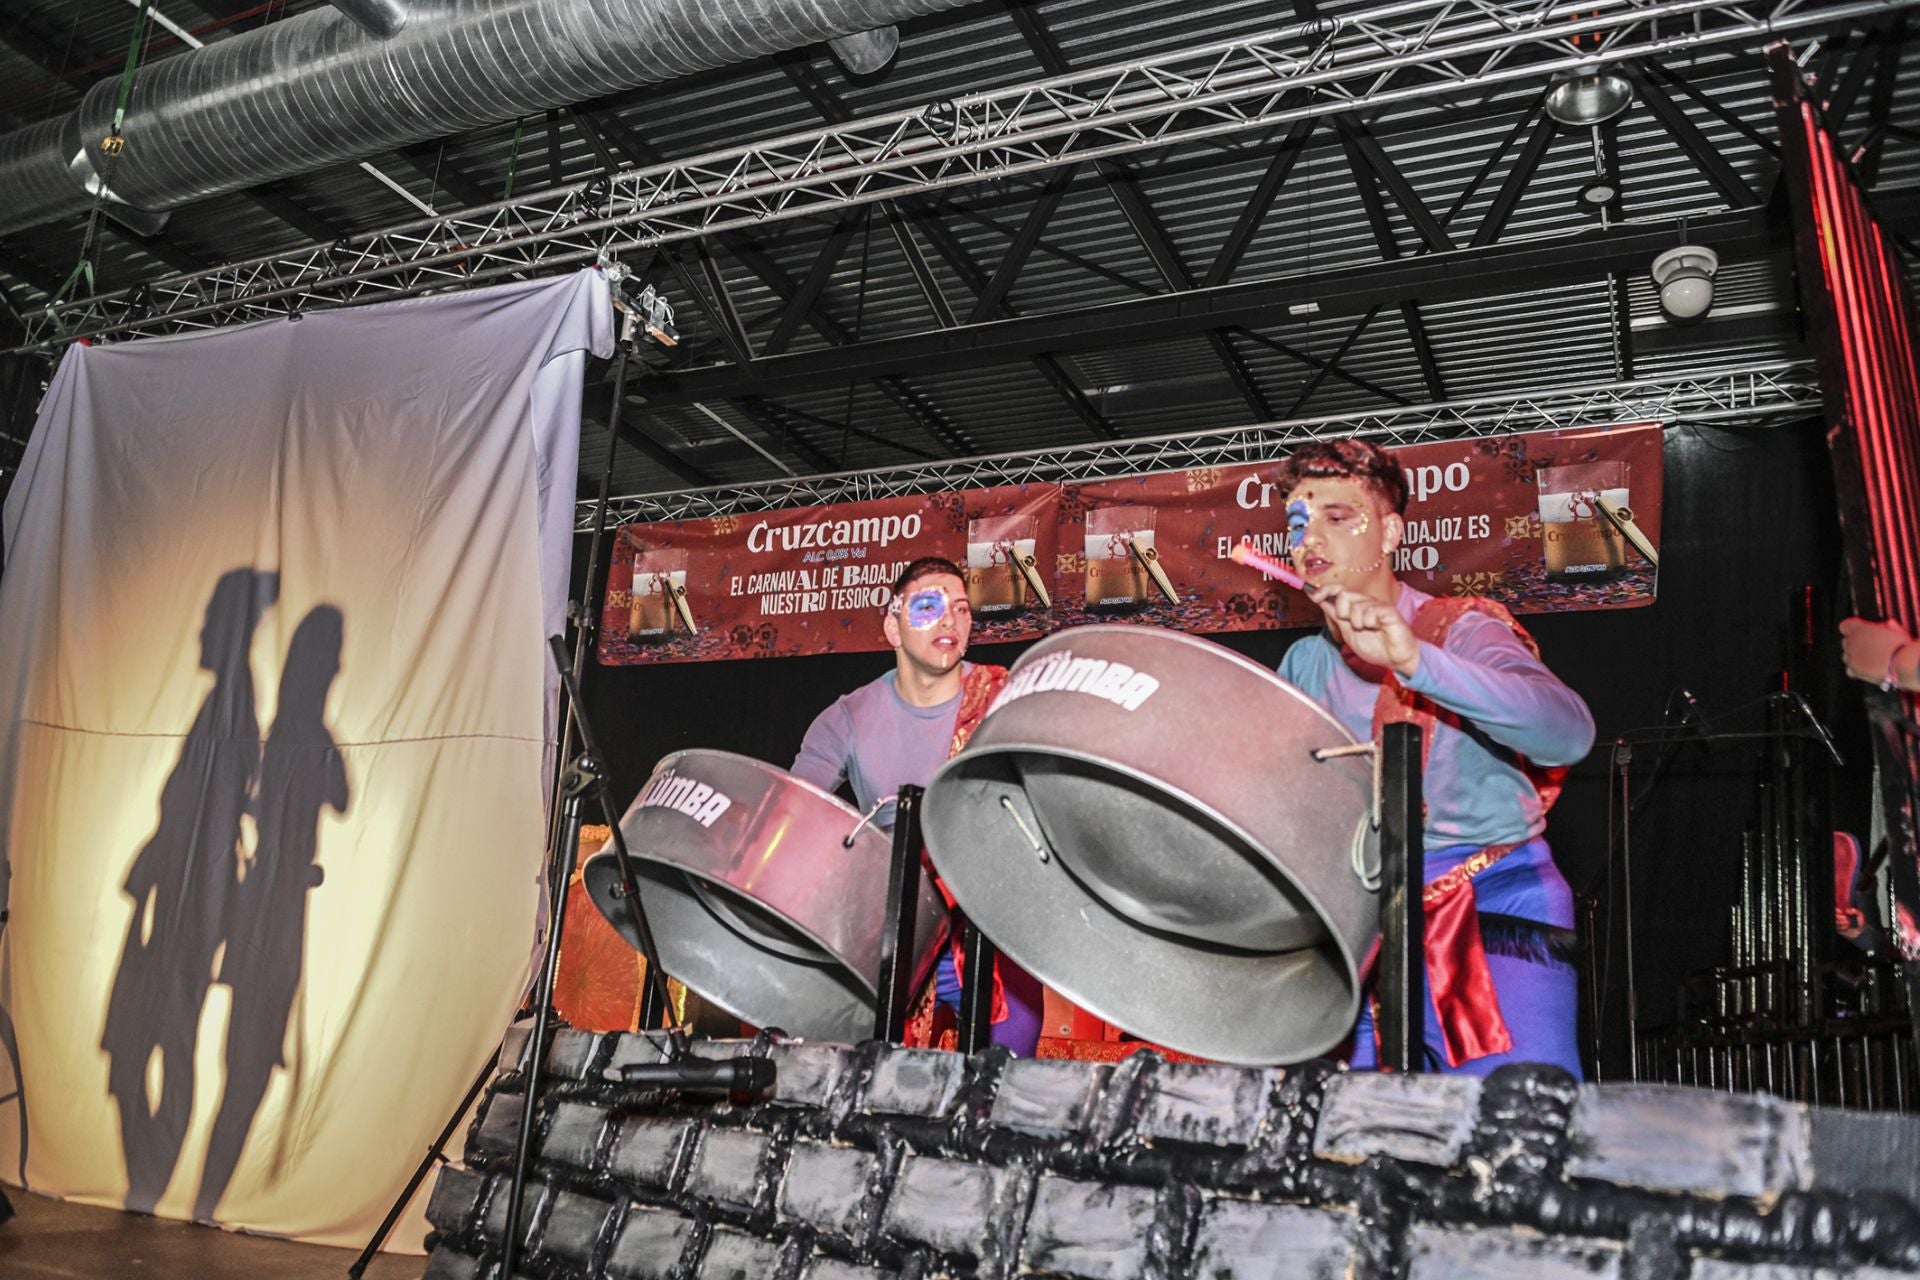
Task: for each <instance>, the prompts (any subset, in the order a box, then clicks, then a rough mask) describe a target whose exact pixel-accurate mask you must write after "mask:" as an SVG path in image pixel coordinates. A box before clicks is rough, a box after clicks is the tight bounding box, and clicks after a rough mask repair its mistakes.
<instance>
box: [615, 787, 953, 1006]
mask: <svg viewBox="0 0 1920 1280" xmlns="http://www.w3.org/2000/svg"><path fill="white" fill-rule="evenodd" d="M620 830H621V833H622V834H623V835H624V836H625V837H626V841H627V847H628V849H629V851H630V852H631V854H632V857H633V868H634V875H635V877H636V879H637V881H638V882H639V888H640V892H641V901H642V902H643V903H644V904H645V907H646V912H647V920H648V923H649V924H650V925H651V926H652V929H653V935H654V941H655V942H656V943H657V944H658V946H659V948H660V961H661V964H662V966H663V967H664V968H665V969H666V971H667V973H669V974H670V975H672V976H673V977H675V978H678V979H679V980H680V981H682V982H684V983H686V985H687V986H688V987H689V988H691V989H692V990H694V991H696V992H698V993H699V994H700V995H701V996H703V997H705V998H706V999H707V1000H710V1001H711V1002H713V1003H714V1004H716V1005H719V1006H720V1007H721V1008H723V1009H726V1010H727V1011H729V1012H731V1013H733V1014H735V1015H736V1016H738V1017H740V1018H743V1019H745V1020H746V1021H748V1022H751V1023H753V1024H754V1025H756V1026H761V1027H779V1028H780V1029H782V1030H783V1031H786V1032H789V1033H790V1034H793V1035H797V1036H805V1037H808V1038H813V1039H823V1040H844V1041H857V1040H864V1039H867V1038H868V1037H870V1036H871V1035H872V1034H873V1028H874V1021H875V1004H876V1000H875V994H874V989H875V983H876V982H877V980H878V975H879V966H880V938H881V934H882V932H883V927H884V924H885V912H886V903H885V899H886V886H887V872H888V864H889V861H890V859H891V854H892V841H891V840H890V839H889V837H888V836H887V835H886V834H885V833H883V832H879V831H876V830H874V829H873V828H872V827H871V826H867V827H862V826H861V825H860V815H859V814H858V813H856V812H854V810H852V809H851V808H849V807H848V806H846V805H845V804H842V803H841V802H840V801H839V800H837V799H835V798H834V797H832V796H830V795H828V794H826V793H825V792H823V791H821V790H820V789H819V788H818V787H815V786H812V785H811V784H809V783H806V782H803V781H802V780H800V779H799V778H796V777H794V776H793V775H791V774H789V773H787V772H785V771H784V770H781V769H777V768H775V767H773V766H772V765H769V764H764V763H762V762H760V761H758V760H750V759H748V758H747V757H745V756H736V755H731V754H729V753H727V752H723V751H682V752H678V753H676V754H674V755H671V756H668V757H667V758H666V759H664V760H662V761H661V762H660V764H659V766H658V767H657V768H656V769H655V770H654V773H653V776H652V777H651V778H649V779H648V781H647V785H646V786H645V787H643V788H641V791H640V794H639V796H638V797H636V798H635V800H634V802H633V804H632V805H631V806H630V807H629V808H628V810H627V813H626V816H625V817H623V818H622V819H621V820H620ZM583 874H584V878H585V882H586V886H587V891H588V893H589V894H590V895H591V896H592V898H593V901H594V903H595V905H596V906H598V907H599V908H600V911H601V914H602V915H604V916H606V917H607V919H608V921H609V922H611V923H612V924H613V926H614V927H615V928H616V929H618V930H619V931H620V933H621V935H622V936H624V937H625V938H626V939H627V941H628V942H630V943H632V944H633V945H634V946H635V947H636V948H637V947H638V946H639V939H638V937H637V936H636V934H635V931H634V928H633V924H632V920H631V917H630V916H629V914H628V912H627V910H626V904H625V900H624V898H623V897H622V896H621V894H620V884H619V880H620V877H619V871H618V867H617V866H616V864H615V862H614V855H613V852H612V850H611V849H610V848H608V849H603V850H602V851H601V852H600V853H598V854H596V855H595V856H594V857H593V858H591V859H589V860H588V862H587V864H586V867H585V869H584V872H583ZM916 920H917V925H916V932H915V948H914V951H915V972H916V974H917V975H920V976H924V975H925V973H926V972H927V971H928V970H929V969H930V968H931V967H932V963H933V957H934V954H935V952H936V950H937V949H938V946H939V943H940V941H941V939H942V938H943V937H944V936H945V929H946V909H945V906H944V904H943V903H942V902H941V901H940V898H939V896H938V894H937V893H936V892H935V891H934V890H933V888H932V886H931V885H923V886H922V893H921V898H920V902H919V910H918V913H917V916H916Z"/></svg>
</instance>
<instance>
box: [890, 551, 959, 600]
mask: <svg viewBox="0 0 1920 1280" xmlns="http://www.w3.org/2000/svg"><path fill="white" fill-rule="evenodd" d="M937 573H948V574H952V575H953V576H954V577H956V578H958V579H960V581H962V582H965V581H966V580H967V573H966V570H964V569H962V568H961V567H960V566H959V565H957V564H955V563H954V562H953V561H951V560H949V559H947V558H946V557H945V556H921V557H920V558H919V559H918V560H911V561H908V563H907V567H906V568H904V569H902V570H901V571H900V576H899V577H897V578H895V579H894V580H893V598H894V599H895V600H898V599H899V598H900V597H901V596H903V595H905V594H907V588H908V587H910V586H912V585H913V584H914V583H916V582H918V581H920V579H922V578H931V577H933V576H934V575H935V574H937Z"/></svg>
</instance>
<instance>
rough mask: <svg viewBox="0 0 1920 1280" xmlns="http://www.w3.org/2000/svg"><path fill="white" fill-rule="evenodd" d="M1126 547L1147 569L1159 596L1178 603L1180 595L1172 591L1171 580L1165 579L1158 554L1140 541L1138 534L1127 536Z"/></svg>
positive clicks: (1165, 574)
mask: <svg viewBox="0 0 1920 1280" xmlns="http://www.w3.org/2000/svg"><path fill="white" fill-rule="evenodd" d="M1127 545H1128V546H1130V547H1132V548H1133V554H1135V555H1136V556H1139V557H1140V563H1141V564H1143V565H1145V566H1146V567H1147V573H1148V574H1150V575H1151V576H1152V578H1153V585H1154V586H1156V587H1159V588H1160V594H1161V595H1163V596H1165V597H1166V598H1167V599H1168V600H1170V601H1171V602H1173V603H1174V604H1179V603H1180V593H1179V592H1178V591H1175V590H1174V589H1173V579H1171V578H1169V577H1167V571H1166V570H1165V569H1162V568H1161V567H1160V553H1159V552H1158V551H1155V550H1154V549H1153V548H1152V547H1150V546H1148V545H1147V544H1146V543H1144V542H1142V541H1140V535H1139V534H1129V535H1128V536H1127Z"/></svg>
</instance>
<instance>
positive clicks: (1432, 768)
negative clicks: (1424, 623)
mask: <svg viewBox="0 0 1920 1280" xmlns="http://www.w3.org/2000/svg"><path fill="white" fill-rule="evenodd" d="M1430 599H1432V597H1431V596H1429V595H1427V594H1426V593H1425V592H1423V591H1417V590H1415V589H1414V588H1412V587H1409V586H1407V585H1406V584H1405V583H1402V584H1401V585H1400V598H1399V600H1398V602H1397V604H1398V608H1399V610H1400V616H1401V617H1403V618H1405V619H1407V621H1408V622H1409V623H1411V622H1412V621H1413V617H1414V614H1415V613H1417V612H1418V611H1419V608H1420V606H1421V605H1423V604H1425V603H1426V602H1427V601H1428V600H1430ZM1280 677H1281V678H1282V679H1283V680H1286V681H1287V682H1288V683H1290V684H1292V685H1294V686H1295V687H1296V688H1298V689H1299V690H1300V691H1301V692H1302V693H1305V694H1306V695H1307V696H1308V697H1310V698H1312V699H1313V700H1314V701H1316V702H1318V703H1320V705H1322V706H1324V707H1325V708H1326V709H1327V710H1328V711H1330V712H1332V713H1333V715H1334V716H1335V718H1337V719H1338V720H1339V721H1340V723H1341V724H1343V725H1345V726H1346V728H1347V731H1348V732H1349V733H1351V734H1353V735H1354V737H1356V738H1358V739H1359V740H1360V741H1362V742H1365V741H1367V740H1368V739H1369V738H1371V737H1372V736H1373V711H1374V705H1375V704H1376V703H1377V702H1378V701H1379V698H1380V685H1379V684H1378V683H1376V682H1374V681H1370V680H1365V679H1362V678H1361V677H1360V676H1359V675H1357V674H1355V673H1354V671H1353V669H1352V668H1351V667H1349V666H1348V665H1347V664H1346V662H1345V661H1344V660H1343V659H1342V658H1341V657H1340V650H1339V647H1338V646H1337V645H1336V644H1335V643H1334V642H1333V641H1332V640H1331V639H1330V638H1329V637H1328V636H1327V635H1326V633H1324V632H1322V633H1319V634H1316V635H1312V636H1308V637H1307V638H1305V639H1303V640H1299V641H1296V642H1295V643H1294V644H1293V646H1292V647H1291V648H1289V649H1288V650H1287V653H1286V656H1285V657H1284V658H1283V659H1281V662H1280ZM1404 683H1405V684H1406V687H1407V688H1408V689H1410V690H1412V691H1413V692H1415V693H1418V694H1420V695H1421V696H1423V697H1425V698H1428V699H1430V700H1431V701H1432V702H1433V703H1435V704H1436V705H1437V706H1439V707H1441V708H1442V709H1444V710H1446V711H1451V712H1453V713H1455V715H1457V716H1458V717H1459V721H1460V722H1459V724H1458V726H1456V725H1454V724H1452V723H1449V722H1448V721H1447V720H1446V719H1445V718H1443V719H1441V720H1440V722H1439V723H1437V724H1436V725H1435V726H1434V729H1433V746H1432V749H1431V751H1430V752H1429V754H1428V757H1427V768H1426V774H1425V776H1424V778H1423V779H1422V790H1423V792H1424V794H1425V797H1426V803H1427V827H1426V838H1425V843H1426V847H1427V848H1428V849H1440V848H1446V847H1448V846H1458V845H1471V846H1477V847H1480V846H1486V845H1492V844H1518V843H1520V842H1522V841H1526V840H1531V839H1533V838H1534V837H1535V836H1537V835H1539V834H1540V833H1541V832H1542V831H1544V830H1545V829H1546V825H1547V821H1546V813H1545V811H1544V810H1543V809H1542V808H1541V805H1540V797H1539V795H1538V793H1537V792H1536V791H1535V790H1534V787H1533V783H1532V782H1531V781H1530V780H1529V779H1528V778H1527V776H1526V774H1525V773H1523V772H1522V771H1521V769H1520V768H1519V765H1518V763H1517V762H1516V759H1515V757H1516V755H1523V756H1525V757H1526V758H1527V759H1529V760H1531V761H1532V762H1533V763H1535V764H1538V765H1549V766H1552V765H1570V764H1573V763H1575V762H1576V761H1578V760H1580V759H1581V758H1582V757H1583V756H1585V755H1586V754H1587V752H1588V751H1589V750H1590V749H1592V747H1593V716H1592V714H1591V713H1590V712H1589V711H1588V710H1587V704H1586V703H1585V702H1584V701H1582V700H1581V698H1580V695H1579V694H1577V693H1575V692H1574V691H1573V690H1571V689H1569V688H1567V686H1566V685H1564V684H1562V683H1561V682H1560V680H1559V678H1558V677H1557V676H1555V675H1554V674H1553V672H1551V671H1549V670H1547V668H1546V665H1545V664H1544V663H1542V662H1541V661H1540V660H1539V659H1538V658H1536V657H1534V656H1533V654H1531V653H1530V652H1528V650H1527V647H1526V645H1525V644H1523V643H1522V642H1521V641H1520V639H1519V637H1518V636H1516V635H1514V634H1513V632H1512V631H1511V630H1509V629H1508V628H1507V627H1505V626H1504V625H1502V624H1501V623H1499V622H1497V621H1495V620H1494V619H1492V618H1489V617H1487V616H1485V615H1484V614H1479V613H1467V614H1463V615H1462V616H1461V617H1460V618H1459V620H1458V621H1456V622H1455V623H1454V624H1453V626H1452V628H1451V629H1450V630H1449V631H1448V632H1447V636H1446V643H1445V645H1444V646H1435V645H1432V644H1428V643H1427V642H1425V641H1422V642H1421V644H1420V666H1419V669H1418V670H1417V671H1416V672H1415V673H1414V675H1413V677H1412V678H1411V679H1409V680H1407V681H1405V682H1404ZM1434 871H1435V868H1434V867H1432V866H1429V867H1428V872H1429V878H1431V877H1432V873H1433V872H1434Z"/></svg>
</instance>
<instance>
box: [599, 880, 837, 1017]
mask: <svg viewBox="0 0 1920 1280" xmlns="http://www.w3.org/2000/svg"><path fill="white" fill-rule="evenodd" d="M633 868H634V875H635V877H636V879H638V881H639V884H640V894H641V901H642V902H644V903H645V904H646V909H647V922H648V924H649V925H651V926H652V928H653V936H654V942H655V943H656V944H657V945H658V946H659V948H660V963H661V965H662V966H664V967H665V969H666V971H667V972H668V973H669V974H671V975H672V976H674V977H676V978H678V979H680V981H682V982H684V983H686V984H687V986H688V987H689V988H690V989H691V990H693V991H697V992H699V993H700V995H701V996H702V997H704V998H705V999H707V1000H709V1001H711V1002H712V1003H714V1004H716V1005H719V1006H720V1007H721V1008H722V1009H725V1010H726V1011H727V1012H728V1013H731V1014H733V1015H734V1016H735V1017H737V1018H741V1019H743V1020H745V1021H747V1022H750V1023H752V1024H753V1025H754V1026H756V1027H778V1028H780V1029H781V1030H782V1031H785V1032H788V1033H789V1034H792V1035H797V1036H807V1037H811V1038H818V1039H822V1040H841V1041H845V1042H848V1043H853V1042H855V1041H859V1040H865V1039H867V1038H868V1037H870V1036H872V1035H873V1020H874V990H873V984H872V982H871V981H867V982H864V983H863V982H861V981H860V979H859V978H858V977H857V976H856V975H855V974H854V973H853V971H852V970H851V969H849V968H847V967H846V966H845V965H842V964H841V963H840V962H839V961H838V960H836V959H835V958H834V956H833V955H832V954H831V953H830V952H829V951H828V950H827V949H826V948H825V947H824V946H822V945H821V944H820V942H819V941H818V940H817V939H814V938H810V937H808V936H807V935H806V934H805V933H804V932H803V931H801V930H800V929H798V928H797V927H795V926H794V924H793V923H792V922H791V921H789V920H787V919H786V918H785V917H783V916H781V915H779V914H778V913H776V912H773V911H770V910H768V909H767V908H765V907H764V906H761V905H760V904H758V903H756V902H754V901H753V899H751V898H748V897H745V896H744V895H741V894H738V893H735V892H734V891H733V890H732V889H729V888H727V887H726V886H724V885H720V884H716V883H715V882H713V881H711V880H705V879H703V878H701V877H699V876H694V875H690V874H688V873H686V872H684V871H681V870H679V869H678V868H675V867H671V866H667V865H664V864H662V863H660V862H656V861H654V860H652V859H644V858H639V857H635V858H634V860H633ZM582 874H583V876H584V878H585V880H586V886H587V892H588V894H590V895H591V896H592V898H593V902H594V905H595V906H597V907H599V908H600V913H601V914H602V915H604V916H606V918H607V919H608V921H610V922H611V923H613V925H614V926H615V927H616V928H617V929H618V930H619V931H620V935H621V936H622V937H624V938H625V939H626V940H627V941H628V943H630V944H631V945H632V946H633V947H634V948H635V949H636V950H638V949H639V946H640V939H639V937H638V935H637V934H636V933H635V932H634V929H633V924H632V917H631V916H629V915H628V914H627V911H626V907H625V895H624V894H622V893H621V892H620V870H619V867H618V866H617V865H616V863H615V861H614V855H613V853H612V852H611V851H608V852H604V853H599V854H595V855H594V856H593V857H592V858H590V859H589V860H588V861H587V864H586V867H585V868H584V870H583V872H582Z"/></svg>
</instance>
